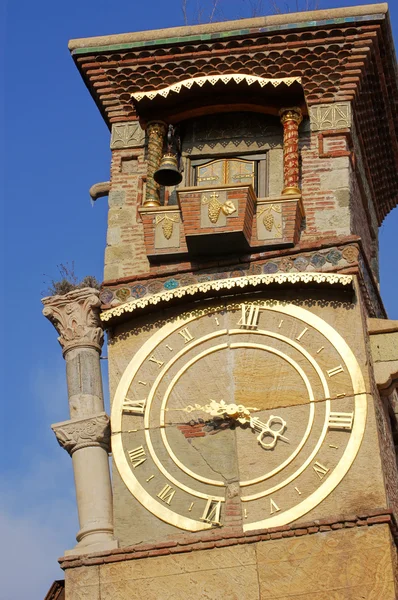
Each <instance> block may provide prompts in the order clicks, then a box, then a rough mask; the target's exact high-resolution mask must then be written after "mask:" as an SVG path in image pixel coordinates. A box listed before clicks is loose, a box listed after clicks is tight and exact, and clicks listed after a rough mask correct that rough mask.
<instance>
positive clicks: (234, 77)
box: [131, 73, 301, 101]
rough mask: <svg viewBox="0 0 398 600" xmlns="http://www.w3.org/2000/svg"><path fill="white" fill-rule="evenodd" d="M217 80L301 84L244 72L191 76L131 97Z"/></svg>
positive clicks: (178, 89) (174, 90) (295, 78)
mask: <svg viewBox="0 0 398 600" xmlns="http://www.w3.org/2000/svg"><path fill="white" fill-rule="evenodd" d="M219 81H221V82H222V83H225V84H227V83H229V82H230V81H234V82H235V83H241V81H245V82H246V83H247V85H252V84H253V83H258V84H259V85H260V86H261V87H264V86H265V85H267V84H270V85H273V86H274V87H277V86H278V85H281V84H282V83H284V84H285V85H288V86H290V85H292V83H294V82H296V81H297V82H298V83H300V84H301V77H283V78H279V79H270V78H268V77H257V76H256V75H247V74H245V73H228V74H224V75H207V76H203V77H191V78H189V79H184V80H183V81H179V82H178V83H173V85H169V86H167V87H165V88H161V89H159V90H148V91H147V92H134V93H133V94H131V97H132V98H134V100H137V101H139V100H142V99H143V98H149V100H153V99H154V98H156V96H163V98H167V96H168V95H169V93H170V92H175V93H176V94H178V93H179V92H180V91H181V89H182V88H183V87H184V88H188V89H191V87H192V86H193V85H198V86H199V87H202V86H203V84H204V83H207V82H208V83H211V85H215V84H216V83H218V82H219Z"/></svg>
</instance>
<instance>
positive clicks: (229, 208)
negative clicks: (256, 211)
mask: <svg viewBox="0 0 398 600" xmlns="http://www.w3.org/2000/svg"><path fill="white" fill-rule="evenodd" d="M202 204H207V205H208V207H209V208H208V216H209V221H210V222H211V223H217V221H218V218H219V216H220V213H221V211H222V212H223V213H224V215H226V216H229V215H231V214H232V213H234V212H235V211H236V206H235V204H234V203H233V202H232V201H231V200H227V201H226V202H224V204H221V202H220V201H219V199H218V194H216V192H212V193H211V196H210V198H207V196H203V197H202Z"/></svg>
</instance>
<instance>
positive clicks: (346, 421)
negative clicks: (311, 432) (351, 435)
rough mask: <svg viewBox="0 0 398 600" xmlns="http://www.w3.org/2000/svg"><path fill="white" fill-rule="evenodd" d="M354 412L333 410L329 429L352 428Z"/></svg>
mask: <svg viewBox="0 0 398 600" xmlns="http://www.w3.org/2000/svg"><path fill="white" fill-rule="evenodd" d="M353 421H354V413H352V412H351V413H344V412H331V413H330V415H329V423H328V427H329V429H347V430H348V431H350V430H351V429H352V423H353Z"/></svg>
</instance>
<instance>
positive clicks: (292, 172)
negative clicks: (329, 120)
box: [279, 107, 303, 194]
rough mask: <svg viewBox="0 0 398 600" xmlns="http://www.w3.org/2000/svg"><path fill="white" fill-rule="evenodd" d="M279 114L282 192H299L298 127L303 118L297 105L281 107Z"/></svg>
mask: <svg viewBox="0 0 398 600" xmlns="http://www.w3.org/2000/svg"><path fill="white" fill-rule="evenodd" d="M279 116H280V118H281V122H282V125H283V176H284V188H283V191H282V194H300V188H299V152H298V128H299V125H300V123H301V121H302V120H303V117H302V115H301V110H300V109H299V108H297V107H293V108H282V109H281V110H280V111H279Z"/></svg>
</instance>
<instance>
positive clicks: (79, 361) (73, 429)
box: [42, 288, 117, 554]
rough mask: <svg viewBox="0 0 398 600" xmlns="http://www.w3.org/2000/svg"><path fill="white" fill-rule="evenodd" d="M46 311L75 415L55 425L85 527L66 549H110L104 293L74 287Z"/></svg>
mask: <svg viewBox="0 0 398 600" xmlns="http://www.w3.org/2000/svg"><path fill="white" fill-rule="evenodd" d="M42 302H43V304H44V309H43V314H44V316H45V317H47V319H49V320H50V321H51V323H52V324H53V325H54V327H55V329H56V330H57V331H58V333H59V337H58V341H59V343H60V345H61V347H62V352H63V356H64V358H65V362H66V378H67V385H68V400H69V411H70V420H69V421H64V422H62V423H55V424H54V425H52V426H51V427H52V429H53V431H54V433H55V435H56V437H57V440H58V442H59V444H60V445H61V446H62V447H63V448H64V449H65V450H66V451H67V452H68V453H69V455H70V456H71V457H72V463H73V471H74V478H75V487H76V500H77V508H78V515H79V524H80V530H79V532H78V533H77V536H76V539H77V541H78V544H77V546H76V547H75V548H74V549H73V550H69V551H67V552H66V553H65V554H77V553H81V554H83V553H88V552H96V551H99V550H110V549H113V548H116V547H117V542H116V540H114V538H113V523H112V488H111V480H110V474H109V460H108V453H109V452H110V426H109V418H108V417H107V415H106V414H105V412H104V401H103V392H102V378H101V368H100V353H101V348H102V344H103V338H104V332H103V330H102V327H101V322H100V319H99V307H100V304H101V303H100V300H99V292H98V290H95V289H92V288H84V289H79V290H74V291H72V292H69V293H68V294H65V295H64V296H51V297H47V298H44V299H43V300H42Z"/></svg>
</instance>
